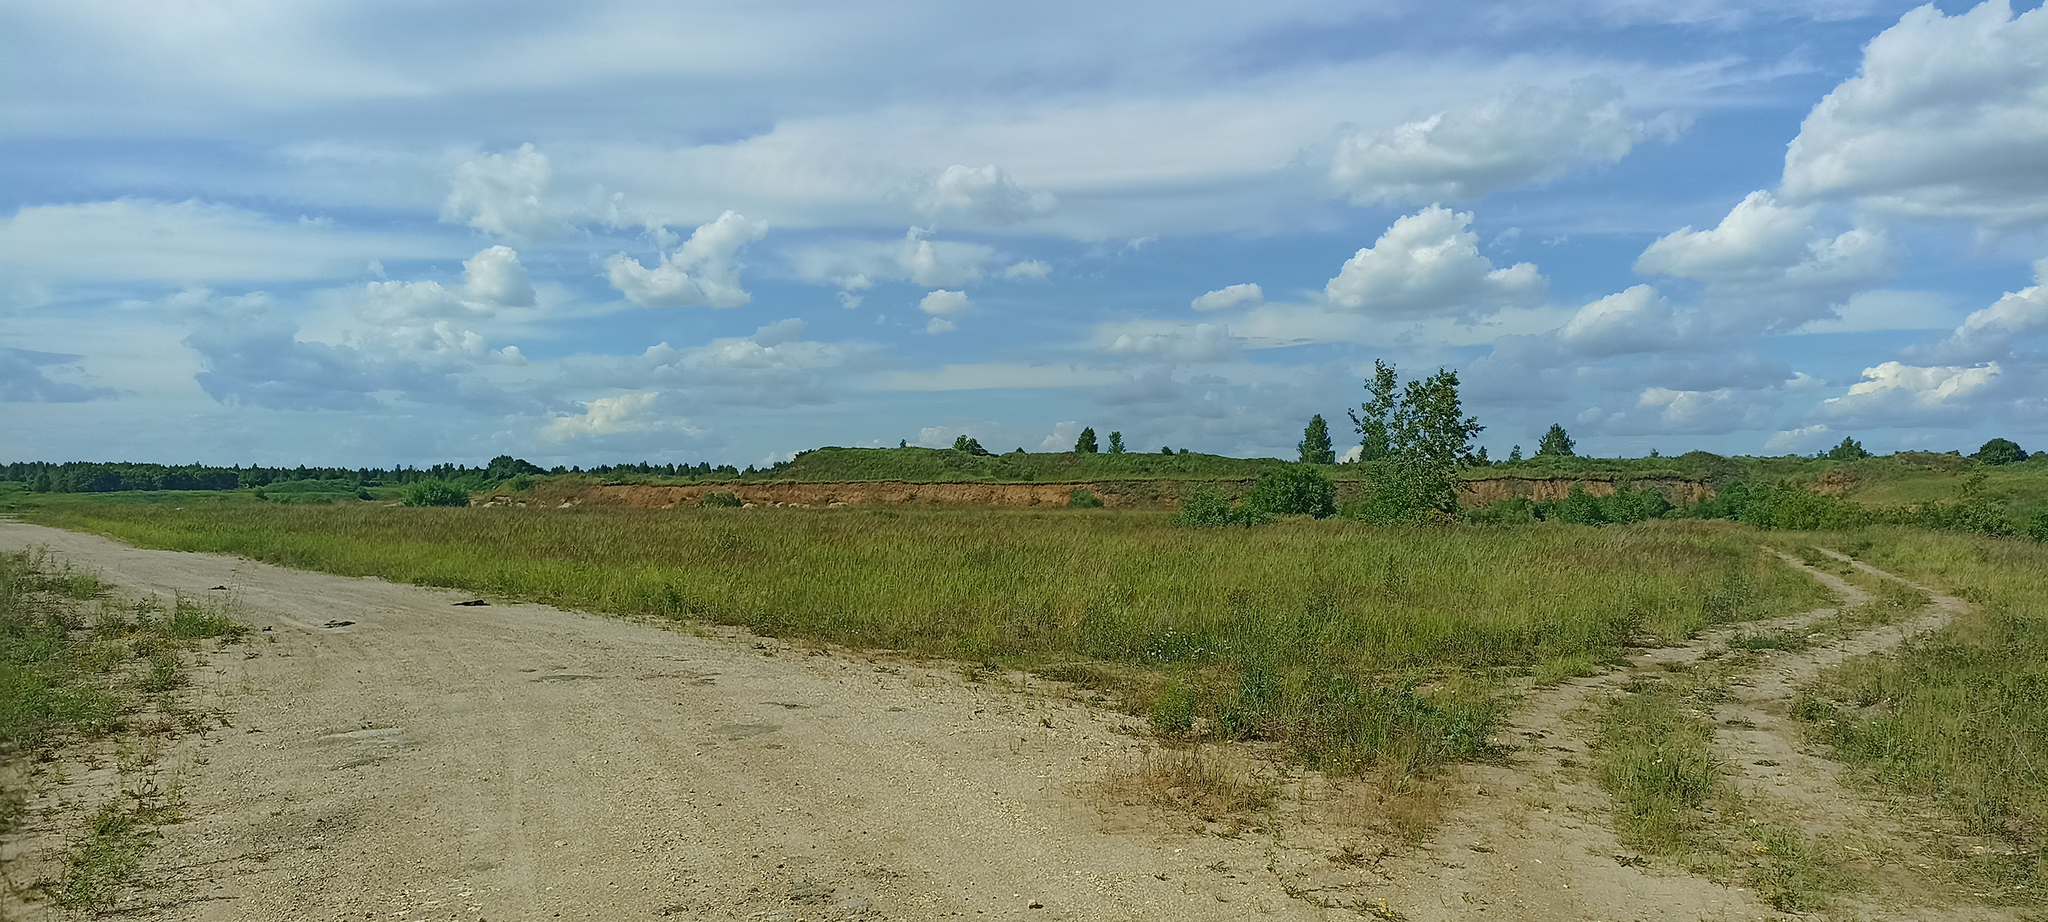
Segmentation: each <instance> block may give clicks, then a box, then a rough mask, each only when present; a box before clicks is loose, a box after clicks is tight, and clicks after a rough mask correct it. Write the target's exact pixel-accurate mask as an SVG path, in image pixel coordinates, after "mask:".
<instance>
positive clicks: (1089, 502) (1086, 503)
mask: <svg viewBox="0 0 2048 922" xmlns="http://www.w3.org/2000/svg"><path fill="white" fill-rule="evenodd" d="M1067 508H1069V509H1100V508H1102V498H1101V497H1099V496H1096V495H1095V493H1094V492H1093V491H1091V490H1089V489H1088V488H1087V487H1075V488H1074V492H1073V493H1071V494H1069V495H1068V496H1067Z"/></svg>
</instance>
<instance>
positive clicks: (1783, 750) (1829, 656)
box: [1710, 548, 2009, 920]
mask: <svg viewBox="0 0 2048 922" xmlns="http://www.w3.org/2000/svg"><path fill="white" fill-rule="evenodd" d="M1818 550H1819V551H1820V552H1821V553H1823V554H1826V555H1827V556H1829V557H1831V558H1834V559H1835V560H1838V561H1840V562H1842V563H1844V564H1846V565H1848V566H1851V567H1854V568H1856V569H1857V570H1859V571H1861V572H1863V573H1865V574H1867V575H1869V576H1872V577H1876V578H1878V579H1882V580H1889V581H1891V582H1895V583H1899V584H1902V585H1906V586H1910V587H1912V588H1913V589H1916V590H1919V591H1920V592H1922V593H1925V594H1926V596H1927V598H1928V600H1929V601H1928V604H1927V605H1926V607H1925V609H1924V610H1923V611H1922V612H1921V613H1920V614H1918V615H1917V616H1915V617H1912V618H1908V619H1906V620H1904V621H1901V622H1898V623H1895V624H1887V625H1878V626H1875V627H1871V628H1867V629H1864V630H1861V631H1857V632H1855V633H1852V634H1849V635H1847V636H1845V637H1841V638H1837V639H1833V640H1828V641H1824V642H1821V643H1818V644H1816V645H1814V646H1812V647H1810V648H1808V649H1806V650H1802V651H1799V652H1776V653H1773V654H1771V655H1768V656H1763V657H1759V662H1758V663H1757V664H1756V665H1755V666H1754V667H1753V668H1751V669H1749V670H1747V671H1746V672H1744V673H1743V674H1742V675H1741V676H1739V677H1738V678H1736V679H1734V680H1733V681H1732V682H1731V683H1730V686H1729V700H1728V701H1727V702H1725V703H1722V704H1720V705H1718V706H1717V707H1715V708H1713V709H1712V711H1711V712H1710V715H1711V718H1712V720H1713V722H1714V724H1715V737H1716V738H1715V745H1716V748H1717V750H1719V752H1720V754H1721V755H1722V756H1723V757H1724V765H1725V767H1726V769H1727V771H1728V773H1729V778H1730V781H1731V782H1732V783H1733V784H1734V786H1735V788H1736V790H1737V791H1738V792H1739V793H1740V794H1741V795H1742V797H1743V799H1744V800H1745V801H1747V802H1749V803H1751V804H1753V805H1759V806H1761V807H1763V808H1764V809H1765V810H1767V811H1768V813H1769V815H1770V816H1771V817H1772V822H1773V823H1775V824H1778V825H1783V826H1788V827H1791V828H1795V829H1797V830H1798V831H1799V832H1800V833H1801V835H1803V836H1804V837H1806V838H1808V839H1809V840H1814V841H1818V842H1822V843H1826V846H1825V847H1827V848H1829V849H1831V850H1832V851H1833V852H1834V853H1835V855H1836V856H1837V857H1838V858H1847V859H1848V860H1847V861H1846V862H1844V863H1845V864H1849V865H1853V866H1855V867H1856V869H1857V870H1858V872H1860V873H1862V874H1863V875H1865V876H1867V877H1869V878H1871V880H1870V881H1869V883H1871V884H1872V885H1873V888H1874V889H1873V891H1872V892H1864V893H1849V894H1843V895H1841V896H1840V897H1839V899H1838V901H1839V902H1841V903H1843V904H1845V907H1846V908H1849V909H1850V910H1851V911H1852V912H1853V911H1856V910H1861V911H1864V912H1865V913H1868V914H1874V915H1882V917H1884V918H1889V919H1928V920H1942V919H1954V918H1959V917H1963V916H1960V915H1959V913H1967V912H1976V913H1979V915H1976V916H1970V917H1974V918H2002V917H2006V916H2007V915H2009V914H2008V913H2003V912H2001V911H1999V910H1996V909H1990V908H1974V909H1959V908H1958V907H1957V906H1956V905H1955V898H1956V897H1957V896H1959V895H1960V894H1959V893H1958V892H1957V888H1956V887H1955V886H1954V885H1953V884H1947V883H1945V882H1943V881H1941V880H1939V879H1937V875H1935V874H1932V873H1920V872H1929V871H1933V870H1934V869H1935V867H1936V866H1937V865H1947V864H1949V862H1946V861H1940V860H1937V859H1933V858H1930V857H1929V856H1927V855H1925V854H1924V852H1925V851H1926V845H1927V842H1928V840H1929V839H1931V838H1935V837H1939V836H1941V835H1942V827H1944V826H1945V825H1947V824H1945V823H1944V822H1942V821H1941V820H1940V819H1939V818H1938V817H1935V816H1932V815H1928V814H1924V813H1920V814H1913V813H1909V812H1907V811H1906V810H1903V809H1900V808H1898V807H1897V806H1896V805H1888V804H1881V803H1878V802H1876V801H1874V800H1873V799H1872V798H1871V797H1869V796H1868V795H1865V794H1861V793H1858V792H1855V791H1852V790H1850V789H1849V788H1848V787H1846V786H1845V785H1844V784H1843V780H1842V779H1843V775H1844V773H1845V771H1846V767H1845V766H1844V765H1842V763H1840V762H1837V761H1834V760H1833V759H1830V758H1828V757H1827V756H1826V755H1824V754H1823V753H1822V752H1821V751H1820V750H1819V749H1818V748H1816V747H1814V746H1812V745H1810V744H1808V743H1806V742H1805V741H1804V740H1803V739H1802V733H1801V731H1800V728H1799V726H1798V722H1797V720H1796V719H1795V718H1794V717H1793V716H1792V705H1793V703H1794V701H1795V699H1796V698H1797V696H1798V694H1799V690H1800V688H1801V687H1802V686H1804V685H1806V684H1807V683H1809V682H1812V681H1813V680H1814V679H1816V678H1818V677H1819V676H1820V674H1821V672H1822V671H1824V670H1826V669H1828V668H1830V667H1832V666H1836V665H1840V664H1842V663H1845V662H1847V661H1849V660H1851V659H1854V658H1856V657H1859V656H1866V655H1872V654H1882V653H1888V652H1891V651H1893V650H1896V649H1898V648H1899V647H1900V646H1902V645H1904V644H1905V643H1906V642H1907V641H1909V640H1911V639H1913V638H1915V637H1919V636H1921V635H1924V634H1927V633H1929V632H1932V631H1936V630H1940V629H1941V628H1943V627H1945V626H1947V625H1948V624H1949V623H1950V622H1952V621H1954V620H1955V619H1956V617H1958V616H1959V615H1961V614H1962V613H1963V612H1965V611H1966V610H1968V608H1969V603H1967V602H1964V601H1963V600H1962V599H1959V598H1956V597H1955V596H1951V595H1947V594H1945V593H1942V592H1940V591H1938V590H1936V589H1932V588H1930V587H1927V586H1922V585H1919V584H1917V583H1913V582H1911V581H1908V580H1906V579H1903V578H1901V577H1899V576H1896V575H1894V574H1891V573H1888V572H1885V571H1883V570H1880V569H1878V568H1876V567H1873V566H1871V565H1869V564H1867V563H1864V562H1862V561H1859V560H1855V559H1853V558H1851V557H1849V556H1847V555H1845V554H1841V553H1838V552H1835V551H1832V550H1828V549H1826V548H1819V549H1818ZM1795 565H1797V566H1799V567H1801V568H1802V569H1804V570H1806V571H1807V572H1808V573H1811V574H1814V575H1815V576H1816V577H1817V578H1826V579H1830V580H1836V581H1839V580H1837V579H1836V578H1835V577H1833V575H1832V574H1827V573H1823V572H1821V571H1819V570H1816V569H1814V568H1812V567H1808V566H1806V565H1805V564H1804V563H1798V562H1795ZM1830 585H1831V586H1832V585H1833V583H1830ZM1974 841H1975V840H1965V841H1962V842H1960V843H1959V844H1962V845H1964V846H1967V845H1968V844H1972V843H1974ZM1902 856H1910V857H1902ZM1909 865H1910V866H1909ZM1930 898H1934V899H1933V900H1932V901H1930Z"/></svg>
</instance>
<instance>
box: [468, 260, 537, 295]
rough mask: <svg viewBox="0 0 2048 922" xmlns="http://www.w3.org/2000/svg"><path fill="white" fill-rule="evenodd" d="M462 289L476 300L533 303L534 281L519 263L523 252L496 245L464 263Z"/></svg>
mask: <svg viewBox="0 0 2048 922" xmlns="http://www.w3.org/2000/svg"><path fill="white" fill-rule="evenodd" d="M462 272H463V276H464V280H463V283H462V293H463V295H464V296H465V297H467V298H469V299H470V300H472V301H481V302H483V303H486V304H496V305H500V306H504V307H532V306H533V281H532V280H531V279H529V278H527V276H526V267H525V266H523V265H520V263H519V253H518V252H517V251H515V250H513V249H512V248H511V247H508V246H494V247H491V248H489V249H487V250H484V251H483V252H480V253H478V254H476V255H475V256H472V257H470V258H469V259H468V260H466V261H464V262H463V264H462Z"/></svg>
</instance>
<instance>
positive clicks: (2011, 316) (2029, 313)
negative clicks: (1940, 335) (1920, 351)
mask: <svg viewBox="0 0 2048 922" xmlns="http://www.w3.org/2000/svg"><path fill="white" fill-rule="evenodd" d="M2034 282H2035V284H2034V285H2032V286H2030V287H2027V288H2022V289H2020V290H2019V291H2014V292H2008V293H2006V295H2005V297H2002V298H1999V299H1998V300H1997V301H1996V302H1994V303H1993V304H1992V305H1991V306H1990V307H1987V308H1984V309H1983V310H1980V311H1977V312H1975V313H1973V314H1971V315H1970V316H1968V317H1966V318H1964V319H1963V322H1962V325H1961V326H1958V327H1956V330H1955V332H1954V333H1952V334H1950V335H1949V337H1948V338H1947V339H1944V340H1942V341H1941V342H1939V343H1937V344H1935V345H1934V347H1933V348H1932V349H1931V350H1929V351H1930V352H1931V353H1932V354H1934V355H1938V356H1941V357H1943V358H1947V359H1950V360H1962V361H1979V360H1983V359H1993V358H2002V357H2004V356H2006V355H2007V354H2008V353H2010V352H2011V350H2012V346H2013V343H2014V342H2016V341H2018V340H2019V339H2021V338H2023V337H2026V336H2030V335H2033V334H2034V333H2038V332H2041V331H2043V330H2048V259H2043V260H2041V261H2039V262H2037V263H2035V264H2034Z"/></svg>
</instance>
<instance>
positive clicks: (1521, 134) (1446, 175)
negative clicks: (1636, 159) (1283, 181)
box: [1330, 78, 1652, 205]
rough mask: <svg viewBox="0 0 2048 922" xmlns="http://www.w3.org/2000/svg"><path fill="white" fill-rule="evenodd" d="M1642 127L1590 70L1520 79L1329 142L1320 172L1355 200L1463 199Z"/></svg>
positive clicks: (1571, 164) (1610, 147) (1555, 174)
mask: <svg viewBox="0 0 2048 922" xmlns="http://www.w3.org/2000/svg"><path fill="white" fill-rule="evenodd" d="M1651 131H1652V129H1651V128H1650V126H1648V125H1646V124H1644V123H1643V122H1641V121H1638V120H1636V119H1635V118H1632V117H1631V116H1630V115H1629V114H1628V112H1627V111H1626V110H1625V109H1624V108H1623V107H1622V93H1621V90H1620V89H1619V88H1617V87H1615V86H1614V85H1613V84H1612V83H1609V82H1607V81H1605V80H1600V79H1597V78H1587V79H1582V80H1577V81H1573V82H1572V83H1571V84H1570V85H1568V86H1566V87H1564V88H1562V89H1542V88H1536V87H1527V88H1523V89H1521V90H1517V91H1515V92H1512V93H1508V94H1506V95H1503V96H1500V97H1497V98H1495V99H1492V100H1489V101H1487V102H1485V103H1482V104H1480V105H1476V106H1472V107H1469V108H1464V109H1457V110H1452V111H1448V112H1440V113H1438V114H1436V115H1433V116H1430V117H1429V118H1427V119H1424V120H1422V121H1419V122H1409V123H1407V124H1404V125H1401V126H1399V127H1397V128H1395V129H1393V130H1391V131H1386V132H1381V133H1376V134H1359V135H1354V136H1351V137H1348V138H1345V139H1343V140H1341V141H1339V142H1338V145H1337V152H1336V155H1335V157H1334V158H1333V160H1332V162H1331V164H1330V180H1331V182H1333V183H1334V184H1336V186H1337V188H1338V189H1340V190H1342V191H1343V192H1344V193H1345V194H1347V195H1349V196H1350V198H1351V201H1352V202H1353V203H1355V204H1359V205H1410V204H1421V203H1423V202H1437V201H1447V200H1459V199H1469V198H1475V197H1478V196H1482V195H1485V194H1486V193H1488V192H1493V191H1495V190H1498V189H1506V188H1510V187H1513V186H1519V185H1523V184H1526V183H1539V182H1548V181H1550V180H1554V179H1557V178H1559V177H1561V176H1564V175H1565V174H1567V173H1570V172H1572V171H1573V170H1576V169H1579V168H1581V167H1586V166H1594V165H1600V164H1608V163H1614V162H1616V161H1618V160H1620V159H1621V158H1623V157H1626V156H1628V152H1629V151H1630V150H1632V149H1634V147H1635V145H1636V144H1637V143H1639V142H1641V141H1643V140H1644V139H1645V138H1647V137H1648V136H1649V135H1650V133H1651Z"/></svg>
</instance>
